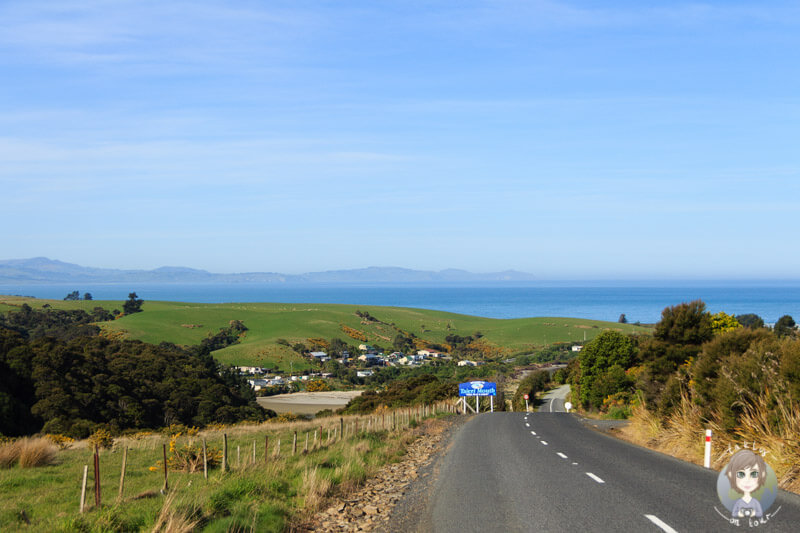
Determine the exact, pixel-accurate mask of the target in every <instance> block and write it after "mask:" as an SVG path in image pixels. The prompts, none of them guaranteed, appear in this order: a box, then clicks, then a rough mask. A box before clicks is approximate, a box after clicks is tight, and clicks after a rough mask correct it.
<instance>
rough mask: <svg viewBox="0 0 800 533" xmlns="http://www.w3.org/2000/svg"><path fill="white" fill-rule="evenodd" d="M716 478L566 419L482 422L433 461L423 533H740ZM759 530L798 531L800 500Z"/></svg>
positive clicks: (780, 503)
mask: <svg viewBox="0 0 800 533" xmlns="http://www.w3.org/2000/svg"><path fill="white" fill-rule="evenodd" d="M717 475H718V472H714V471H711V470H707V469H704V468H701V467H698V466H696V465H692V464H689V463H685V462H683V461H679V460H677V459H673V458H671V457H668V456H665V455H662V454H659V453H656V452H653V451H650V450H646V449H644V448H640V447H638V446H634V445H631V444H628V443H626V442H623V441H619V440H617V439H615V438H613V437H609V436H607V435H604V434H602V433H599V432H595V431H592V430H590V429H588V428H586V427H584V426H583V425H582V424H580V423H579V422H578V421H577V420H576V418H575V417H574V416H573V415H570V414H566V413H549V412H538V413H529V414H526V413H485V414H481V415H478V416H476V417H474V418H473V419H472V420H470V421H469V422H468V423H467V424H465V425H464V426H463V427H462V428H461V430H460V431H459V432H458V433H457V434H456V436H455V437H454V440H453V442H452V444H451V447H450V450H449V451H448V452H447V454H446V455H445V456H444V457H443V458H442V459H441V464H440V466H439V475H438V477H437V480H436V483H435V484H434V486H433V487H432V490H431V495H430V497H429V504H428V509H427V510H426V512H425V520H424V523H422V524H421V525H420V527H419V531H426V532H428V531H431V532H495V531H497V532H501V531H502V532H516V531H519V532H530V531H547V532H562V531H563V532H575V531H579V532H595V531H599V532H602V531H633V532H639V531H643V532H647V531H652V532H656V533H657V532H659V531H661V532H663V531H668V532H671V531H680V532H684V531H712V532H716V531H740V530H749V529H756V527H751V525H750V524H749V523H748V522H747V520H746V519H740V520H741V521H740V523H739V525H738V526H736V525H732V524H730V523H729V514H728V511H727V509H725V508H724V507H723V506H722V504H721V503H720V501H719V499H718V497H717V493H716V480H717ZM720 513H722V515H721V514H720ZM767 514H774V516H771V517H770V518H769V519H768V521H767V523H765V524H761V525H759V526H757V529H759V530H761V531H770V532H771V531H775V532H797V531H800V497H798V496H796V495H793V494H789V493H785V492H783V491H780V492H779V495H778V499H777V500H776V501H775V503H774V504H773V505H772V506H771V507H770V508H769V509H768V510H767Z"/></svg>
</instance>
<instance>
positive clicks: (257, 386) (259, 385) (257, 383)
mask: <svg viewBox="0 0 800 533" xmlns="http://www.w3.org/2000/svg"><path fill="white" fill-rule="evenodd" d="M247 382H248V383H249V384H250V386H251V387H252V388H253V390H261V389H263V388H264V387H269V382H268V381H267V380H266V379H248V380H247Z"/></svg>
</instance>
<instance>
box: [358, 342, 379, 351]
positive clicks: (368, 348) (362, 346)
mask: <svg viewBox="0 0 800 533" xmlns="http://www.w3.org/2000/svg"><path fill="white" fill-rule="evenodd" d="M358 349H359V350H361V351H362V352H369V351H374V350H375V348H373V347H372V346H370V345H369V344H359V345H358Z"/></svg>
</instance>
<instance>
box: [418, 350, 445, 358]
mask: <svg viewBox="0 0 800 533" xmlns="http://www.w3.org/2000/svg"><path fill="white" fill-rule="evenodd" d="M417 355H421V356H422V357H444V355H445V354H443V353H442V352H440V351H438V350H433V349H425V350H417Z"/></svg>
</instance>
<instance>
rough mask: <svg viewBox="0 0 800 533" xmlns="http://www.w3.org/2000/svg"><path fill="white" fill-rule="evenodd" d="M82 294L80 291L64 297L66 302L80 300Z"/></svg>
mask: <svg viewBox="0 0 800 533" xmlns="http://www.w3.org/2000/svg"><path fill="white" fill-rule="evenodd" d="M80 299H81V293H80V292H78V291H72V292H71V293H69V294H67V295H66V296H64V300H80Z"/></svg>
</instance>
